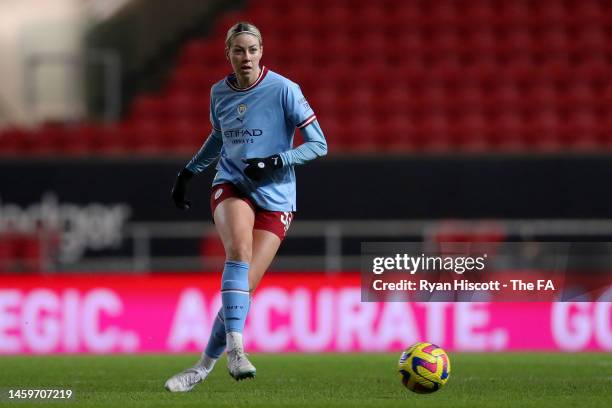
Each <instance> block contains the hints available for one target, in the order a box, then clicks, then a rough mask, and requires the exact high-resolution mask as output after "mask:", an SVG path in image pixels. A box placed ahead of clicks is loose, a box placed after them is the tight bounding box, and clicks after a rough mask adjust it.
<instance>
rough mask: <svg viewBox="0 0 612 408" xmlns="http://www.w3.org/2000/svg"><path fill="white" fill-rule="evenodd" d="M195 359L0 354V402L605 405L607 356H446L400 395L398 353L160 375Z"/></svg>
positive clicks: (611, 375)
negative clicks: (26, 392)
mask: <svg viewBox="0 0 612 408" xmlns="http://www.w3.org/2000/svg"><path fill="white" fill-rule="evenodd" d="M196 358H197V356H194V355H140V356H120V355H117V356H66V357H7V356H2V357H0V390H1V392H2V395H1V396H0V406H6V407H11V406H15V407H26V406H49V405H48V404H51V406H64V405H65V406H67V407H74V408H77V407H121V408H123V407H248V408H251V407H394V408H397V407H429V408H431V407H445V408H449V407H470V408H473V407H555V408H559V407H580V408H584V407H611V406H612V353H607V354H606V353H593V354H591V353H584V354H552V353H546V354H545V353H522V354H515V353H508V354H452V353H451V355H450V358H451V364H452V366H451V367H452V372H451V376H450V379H449V382H448V384H447V385H446V387H445V388H443V389H442V390H440V391H438V392H437V393H434V394H431V395H417V394H413V393H411V392H409V391H407V390H405V389H404V388H403V387H402V385H401V383H400V379H399V375H398V374H397V373H396V366H397V359H398V358H399V353H397V355H396V354H312V355H308V354H294V355H292V354H283V355H272V354H254V355H252V356H251V361H252V362H253V363H254V364H255V366H256V367H257V377H256V378H255V379H254V380H245V381H241V382H236V381H234V380H233V379H232V378H231V377H230V376H229V375H228V373H227V369H226V367H225V360H224V359H222V360H221V361H219V363H218V364H217V367H216V368H215V371H214V372H213V374H212V375H211V376H210V377H209V378H208V379H207V380H206V381H205V382H204V383H202V384H200V385H198V386H197V387H196V388H195V389H194V390H193V391H192V392H189V393H186V394H171V393H169V392H167V391H165V390H164V388H163V385H164V382H165V380H166V378H168V377H170V376H171V375H173V374H174V373H176V372H178V371H180V370H182V369H183V368H185V367H187V366H189V365H190V364H192V363H193V362H194V360H196ZM9 388H22V389H23V388H34V389H36V388H56V389H58V388H70V389H72V390H74V393H75V397H74V400H72V401H63V402H61V401H56V402H54V401H44V402H34V401H27V402H26V401H19V402H16V401H13V400H8V399H7V398H6V394H7V389H9Z"/></svg>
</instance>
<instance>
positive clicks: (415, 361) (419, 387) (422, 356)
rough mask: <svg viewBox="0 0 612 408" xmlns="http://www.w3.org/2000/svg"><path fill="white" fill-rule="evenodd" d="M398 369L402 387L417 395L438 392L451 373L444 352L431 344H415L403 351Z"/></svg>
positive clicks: (448, 361)
mask: <svg viewBox="0 0 612 408" xmlns="http://www.w3.org/2000/svg"><path fill="white" fill-rule="evenodd" d="M398 369H399V374H400V377H401V379H402V384H404V387H406V388H408V389H409V390H410V391H414V392H416V393H418V394H429V393H432V392H435V391H438V390H439V389H440V388H442V387H443V386H444V384H446V382H447V381H448V376H449V375H450V371H451V367H450V360H449V359H448V355H447V354H446V352H445V351H444V350H443V349H441V348H440V347H438V346H436V345H435V344H431V343H416V344H414V345H413V346H410V347H409V348H407V349H406V350H404V352H403V353H402V356H401V357H400V360H399V365H398Z"/></svg>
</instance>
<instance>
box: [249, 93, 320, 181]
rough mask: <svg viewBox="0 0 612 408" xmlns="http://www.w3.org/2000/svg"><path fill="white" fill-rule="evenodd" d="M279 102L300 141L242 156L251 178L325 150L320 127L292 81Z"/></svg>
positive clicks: (309, 157)
mask: <svg viewBox="0 0 612 408" xmlns="http://www.w3.org/2000/svg"><path fill="white" fill-rule="evenodd" d="M283 103H284V106H283V109H284V110H285V115H286V118H287V120H288V121H289V122H291V123H293V124H294V125H295V126H296V127H297V128H298V129H300V130H301V132H302V136H303V138H304V143H302V144H301V145H299V146H298V147H296V148H293V149H289V150H287V151H284V152H279V153H277V154H273V155H272V156H268V157H254V158H250V159H243V162H244V163H246V165H247V167H246V168H245V170H244V172H245V174H246V175H247V176H248V177H250V178H251V179H253V180H261V179H262V178H264V177H265V175H266V173H269V172H271V171H274V170H277V169H280V168H282V167H285V166H296V165H300V164H304V163H307V162H309V161H312V160H314V159H316V158H317V157H321V156H325V155H326V154H327V142H326V141H325V135H324V134H323V130H322V129H321V126H320V125H319V122H318V121H317V117H316V115H315V114H314V112H313V110H312V108H311V107H310V105H309V104H308V102H307V101H306V98H304V95H302V91H301V90H300V87H299V86H297V85H296V84H291V85H289V86H287V88H286V89H285V95H284V98H283Z"/></svg>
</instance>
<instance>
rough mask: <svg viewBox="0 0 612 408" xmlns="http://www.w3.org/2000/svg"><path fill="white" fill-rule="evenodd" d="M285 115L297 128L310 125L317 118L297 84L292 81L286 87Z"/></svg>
mask: <svg viewBox="0 0 612 408" xmlns="http://www.w3.org/2000/svg"><path fill="white" fill-rule="evenodd" d="M286 92H287V94H286V97H285V115H286V117H287V119H288V120H289V122H290V123H292V124H293V125H294V126H295V127H297V128H303V127H305V126H308V125H309V124H311V123H312V122H314V120H315V119H316V118H317V117H316V116H315V114H314V111H313V110H312V108H311V107H310V105H309V104H308V101H307V100H306V98H305V97H304V95H303V94H302V90H301V89H300V87H299V86H298V85H297V84H294V83H290V84H289V85H288V86H287V89H286Z"/></svg>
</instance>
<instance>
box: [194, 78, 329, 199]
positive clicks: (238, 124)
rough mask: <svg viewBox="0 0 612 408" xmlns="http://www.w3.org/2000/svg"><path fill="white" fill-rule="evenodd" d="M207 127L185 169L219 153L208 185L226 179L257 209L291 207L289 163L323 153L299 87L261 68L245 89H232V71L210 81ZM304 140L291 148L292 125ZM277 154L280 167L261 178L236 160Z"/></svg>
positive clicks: (292, 187) (322, 140) (207, 161)
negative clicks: (208, 131) (252, 176)
mask: <svg viewBox="0 0 612 408" xmlns="http://www.w3.org/2000/svg"><path fill="white" fill-rule="evenodd" d="M210 121H211V124H212V127H213V131H212V133H211V134H210V136H209V137H208V139H207V140H206V142H205V143H204V145H203V146H202V148H201V149H200V151H198V153H197V154H196V155H195V156H194V157H193V159H191V161H190V162H189V163H188V164H187V166H186V167H187V169H188V170H190V171H192V172H194V173H199V172H201V171H202V170H204V169H205V168H206V167H207V166H208V165H210V164H211V163H212V162H214V161H215V160H216V158H217V157H219V156H220V159H219V162H218V164H217V167H216V169H217V174H216V176H215V179H214V181H213V185H216V184H221V183H232V184H234V185H235V186H236V187H237V188H238V189H239V190H241V191H242V192H243V193H244V194H246V195H247V196H249V197H250V198H251V199H252V200H253V201H254V202H255V204H256V205H257V206H258V207H261V208H263V209H266V210H269V211H295V210H296V197H295V196H296V194H295V171H294V169H293V166H294V165H299V164H304V163H306V162H308V161H310V160H313V159H315V158H316V157H319V156H323V155H325V154H326V153H327V144H326V142H325V137H324V136H323V132H322V131H321V127H320V126H319V124H318V122H317V120H316V116H315V114H314V112H313V110H312V108H311V107H310V105H309V104H308V102H307V101H306V98H304V95H302V91H301V90H300V87H299V86H298V85H297V84H295V83H294V82H292V81H290V80H288V79H287V78H285V77H283V76H281V75H279V74H277V73H275V72H272V71H269V70H268V69H267V68H266V67H262V69H261V72H260V75H259V77H258V78H257V80H256V81H255V82H254V83H253V84H252V85H251V86H250V87H248V88H243V89H241V88H238V87H237V85H236V82H235V77H234V75H233V74H232V75H230V76H228V77H227V78H226V79H224V80H222V81H219V82H217V83H216V84H214V85H213V87H212V89H211V95H210ZM296 128H300V129H302V130H301V131H302V135H303V136H304V143H303V144H302V145H300V146H298V147H297V148H295V149H292V146H293V136H294V133H295V129H296ZM273 154H280V156H281V158H282V160H283V167H282V168H280V169H278V170H275V171H274V172H272V173H271V175H270V177H268V178H266V179H264V180H262V181H253V180H251V179H250V178H248V177H247V176H246V175H245V174H244V169H245V167H246V164H245V163H243V161H242V159H247V158H253V157H267V156H271V155H273Z"/></svg>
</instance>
